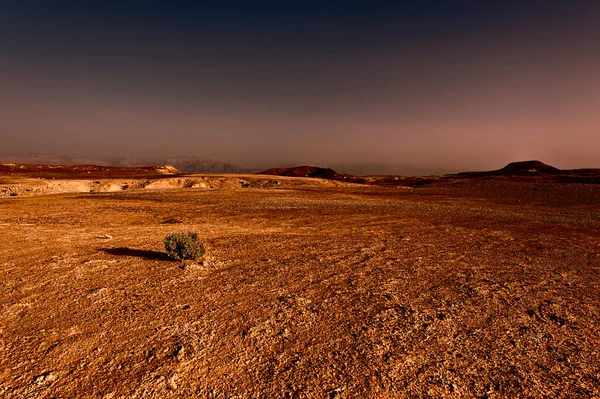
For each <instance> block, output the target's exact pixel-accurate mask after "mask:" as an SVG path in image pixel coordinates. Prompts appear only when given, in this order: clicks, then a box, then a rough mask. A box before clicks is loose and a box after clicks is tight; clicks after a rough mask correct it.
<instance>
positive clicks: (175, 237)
mask: <svg viewBox="0 0 600 399" xmlns="http://www.w3.org/2000/svg"><path fill="white" fill-rule="evenodd" d="M165 250H166V251H167V254H169V257H170V258H171V259H177V260H184V259H192V260H200V259H201V258H202V256H203V255H204V251H205V250H204V244H202V243H201V242H200V239H199V238H198V233H193V232H190V233H184V232H181V231H178V232H176V233H169V234H167V236H166V237H165Z"/></svg>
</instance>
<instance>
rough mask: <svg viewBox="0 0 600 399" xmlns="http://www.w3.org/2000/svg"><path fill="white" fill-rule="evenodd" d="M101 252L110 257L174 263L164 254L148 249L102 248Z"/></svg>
mask: <svg viewBox="0 0 600 399" xmlns="http://www.w3.org/2000/svg"><path fill="white" fill-rule="evenodd" d="M99 251H102V252H105V253H107V254H110V255H115V256H133V257H136V258H142V259H148V260H168V261H172V260H173V259H171V258H169V255H167V254H166V253H164V252H158V251H149V250H146V249H133V248H127V247H119V248H100V249H99Z"/></svg>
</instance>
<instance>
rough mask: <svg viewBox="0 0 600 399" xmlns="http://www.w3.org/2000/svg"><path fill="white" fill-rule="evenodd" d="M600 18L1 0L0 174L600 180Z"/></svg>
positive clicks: (548, 12)
mask: <svg viewBox="0 0 600 399" xmlns="http://www.w3.org/2000/svg"><path fill="white" fill-rule="evenodd" d="M599 20H600V2H598V1H577V0H572V1H553V0H545V1H527V0H521V1H512V0H506V1H497V2H496V1H481V0H479V1H434V0H421V1H416V0H415V1H394V2H392V1H386V2H377V1H369V2H366V1H352V0H346V1H332V0H322V1H310V0H308V1H288V2H286V1H283V0H279V1H259V0H257V1H228V0H221V1H212V2H209V1H151V0H146V1H126V0H115V1H112V0H104V1H94V0H90V1H60V0H57V1H28V0H14V1H13V0H4V1H0V157H1V156H6V155H11V154H23V153H38V154H58V155H70V156H135V157H159V156H164V157H167V156H169V157H173V156H197V157H201V158H206V159H214V160H220V161H225V162H232V163H237V164H240V165H244V166H249V167H255V166H265V167H266V166H269V167H276V166H289V165H291V164H301V163H310V164H321V165H328V164H371V165H382V168H383V165H386V170H390V169H389V167H390V166H391V167H392V169H393V168H394V167H397V168H398V170H397V172H398V173H401V172H402V168H415V167H416V168H421V170H423V171H424V172H426V171H428V170H434V169H435V170H440V169H441V170H446V171H461V170H486V169H497V168H500V167H502V166H504V165H505V164H507V163H508V162H512V161H520V160H529V159H539V160H542V161H544V162H546V163H549V164H551V165H553V166H556V167H560V168H578V167H600V156H599V155H600V51H598V43H600V24H599V23H598V21H599Z"/></svg>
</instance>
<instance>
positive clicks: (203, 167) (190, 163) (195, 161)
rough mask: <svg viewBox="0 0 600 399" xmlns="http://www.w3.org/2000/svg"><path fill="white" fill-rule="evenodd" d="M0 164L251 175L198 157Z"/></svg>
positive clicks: (42, 158)
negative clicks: (156, 168)
mask: <svg viewBox="0 0 600 399" xmlns="http://www.w3.org/2000/svg"><path fill="white" fill-rule="evenodd" d="M0 162H5V163H9V162H10V163H18V164H43V165H98V166H117V167H146V166H156V165H171V166H173V167H175V168H176V169H177V170H179V171H181V172H182V173H252V172H255V171H256V170H252V169H249V168H246V167H242V166H238V165H234V164H230V163H226V162H220V161H213V160H207V159H203V158H200V157H170V158H158V157H157V158H138V157H71V156H60V155H40V154H27V155H12V156H5V157H0Z"/></svg>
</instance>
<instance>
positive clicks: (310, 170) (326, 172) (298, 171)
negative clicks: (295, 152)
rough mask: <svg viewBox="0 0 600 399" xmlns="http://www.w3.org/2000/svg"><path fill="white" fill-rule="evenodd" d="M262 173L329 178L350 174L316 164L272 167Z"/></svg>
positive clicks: (339, 178)
mask: <svg viewBox="0 0 600 399" xmlns="http://www.w3.org/2000/svg"><path fill="white" fill-rule="evenodd" d="M259 174H260V175H276V176H289V177H317V178H320V179H328V180H343V179H344V178H345V177H347V176H349V175H345V174H342V173H338V172H336V171H335V170H333V169H330V168H319V167H316V166H294V167H291V168H272V169H268V170H265V171H263V172H260V173H259Z"/></svg>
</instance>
